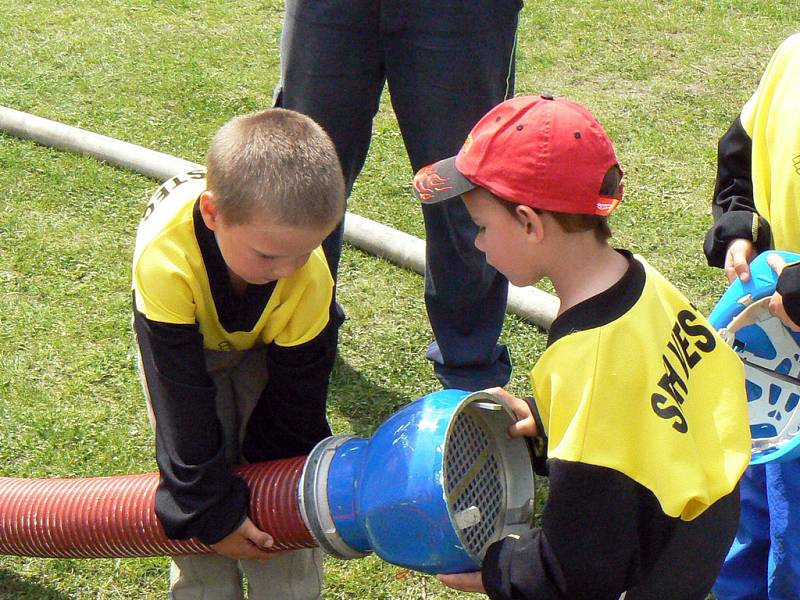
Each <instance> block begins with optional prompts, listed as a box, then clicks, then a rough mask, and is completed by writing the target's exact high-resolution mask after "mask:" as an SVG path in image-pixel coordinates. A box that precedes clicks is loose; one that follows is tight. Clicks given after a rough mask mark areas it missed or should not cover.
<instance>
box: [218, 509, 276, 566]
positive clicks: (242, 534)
mask: <svg viewBox="0 0 800 600" xmlns="http://www.w3.org/2000/svg"><path fill="white" fill-rule="evenodd" d="M273 543H274V540H273V539H272V536H271V535H270V534H268V533H266V532H264V531H261V530H260V529H259V528H258V527H256V526H255V524H254V523H253V522H252V521H251V520H250V519H249V518H245V520H244V521H243V522H242V524H241V525H239V527H238V529H236V530H234V531H232V532H231V533H229V534H228V535H227V536H225V537H224V538H222V539H221V540H220V541H218V542H217V543H216V544H211V547H212V548H213V549H214V550H215V551H216V552H217V554H222V556H227V557H228V558H232V559H234V560H266V559H268V558H273V557H275V556H277V555H278V554H280V553H279V552H267V551H266V549H267V548H271V547H272V544H273Z"/></svg>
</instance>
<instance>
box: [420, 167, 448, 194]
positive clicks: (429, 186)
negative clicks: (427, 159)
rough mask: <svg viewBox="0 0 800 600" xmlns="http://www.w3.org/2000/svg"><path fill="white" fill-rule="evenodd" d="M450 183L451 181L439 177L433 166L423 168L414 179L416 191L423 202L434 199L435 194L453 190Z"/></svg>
mask: <svg viewBox="0 0 800 600" xmlns="http://www.w3.org/2000/svg"><path fill="white" fill-rule="evenodd" d="M449 183H450V180H449V179H447V178H446V177H442V176H441V175H439V173H438V172H437V171H436V170H435V169H434V168H433V166H432V165H428V166H427V167H423V168H422V169H420V171H419V172H418V173H417V174H416V176H415V177H414V189H415V190H416V192H417V196H419V199H420V200H422V201H423V202H425V201H426V200H430V199H431V198H433V195H434V194H435V193H438V192H444V191H446V190H449V189H452V186H451V185H448V184H449Z"/></svg>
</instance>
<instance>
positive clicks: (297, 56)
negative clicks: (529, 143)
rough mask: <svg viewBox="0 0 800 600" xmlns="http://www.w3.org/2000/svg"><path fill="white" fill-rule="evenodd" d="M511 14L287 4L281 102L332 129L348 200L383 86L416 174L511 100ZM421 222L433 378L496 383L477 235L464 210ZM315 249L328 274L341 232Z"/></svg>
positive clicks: (504, 369) (351, 1)
mask: <svg viewBox="0 0 800 600" xmlns="http://www.w3.org/2000/svg"><path fill="white" fill-rule="evenodd" d="M520 7H521V3H520V2H518V1H517V0H471V1H470V2H466V3H465V2H462V1H460V0H459V1H449V0H443V1H440V2H436V3H426V2H422V1H421V0H408V1H404V0H391V1H386V2H380V1H379V0H328V1H325V0H322V1H310V0H288V1H287V3H286V21H285V23H284V37H283V40H282V53H283V56H282V64H283V90H282V93H281V95H280V96H279V100H278V104H279V105H280V106H283V107H285V108H290V109H293V110H297V111H299V112H302V113H304V114H307V115H309V116H310V117H311V118H313V119H314V120H315V121H317V122H318V123H320V125H322V127H323V128H324V129H325V130H326V131H327V132H328V133H329V135H330V136H331V138H332V139H333V142H334V144H335V145H336V148H337V151H338V153H339V158H340V160H341V162H342V168H343V171H344V174H345V179H346V181H347V184H348V193H349V191H350V189H351V188H352V184H353V182H354V181H355V178H356V177H357V176H358V173H359V172H360V170H361V168H362V167H363V165H364V160H365V158H366V154H367V149H368V147H369V141H370V137H371V132H372V119H373V117H374V115H375V113H376V112H377V110H378V106H379V101H380V94H381V91H382V89H383V85H384V82H385V81H386V80H388V83H389V90H390V93H391V95H392V104H393V106H394V109H395V113H396V114H397V118H398V122H399V125H400V130H401V132H402V134H403V140H404V142H405V145H406V149H407V151H408V154H409V158H410V161H411V166H412V168H413V169H414V170H415V171H416V170H417V169H419V168H421V167H423V166H425V165H426V164H429V163H431V162H433V161H435V160H439V159H441V158H445V157H448V156H452V155H454V154H455V153H456V152H457V151H458V150H459V148H460V147H461V144H462V143H463V142H464V139H465V138H466V135H467V133H468V132H469V130H470V129H471V128H472V126H473V125H474V124H475V123H476V122H477V121H478V119H479V118H480V117H481V116H483V114H484V113H485V112H486V111H488V110H489V108H491V107H492V106H494V105H495V104H497V103H498V102H501V101H502V100H503V99H505V98H506V97H507V96H508V95H510V94H511V91H512V88H513V56H514V44H515V39H516V25H517V15H518V11H519V8H520ZM409 200H410V199H409ZM423 216H424V219H425V228H426V238H427V266H426V276H425V300H426V305H427V309H428V316H429V318H430V321H431V326H432V328H433V331H434V335H435V337H436V341H435V342H434V343H433V344H431V346H430V347H429V349H428V353H427V357H428V358H429V359H431V360H432V361H433V362H434V371H435V374H436V376H437V377H438V378H439V380H440V381H441V382H442V385H443V386H444V387H455V388H462V389H467V390H475V389H482V388H485V387H490V386H493V385H504V384H505V383H506V382H507V381H508V378H509V376H510V372H511V365H510V359H509V356H508V352H507V350H506V348H505V347H503V346H500V345H498V344H497V340H498V337H499V334H500V330H501V328H502V323H503V316H504V312H505V302H506V292H507V282H506V280H505V278H503V277H502V276H501V275H500V274H498V273H497V272H496V271H495V270H494V269H493V268H491V267H489V266H488V265H486V262H485V260H484V257H483V254H482V253H480V252H479V251H478V250H477V249H476V248H475V247H474V244H473V240H474V238H475V235H476V232H477V231H476V228H475V226H474V225H473V223H472V221H471V220H470V218H469V215H468V214H467V212H466V209H465V208H464V206H463V203H462V202H460V201H454V202H449V203H445V204H444V205H438V206H426V207H424V208H423ZM324 247H325V251H326V255H327V257H328V260H329V261H330V263H331V268H332V270H333V271H335V270H336V267H337V266H338V260H339V255H340V251H341V231H340V232H338V234H336V233H335V234H334V236H332V237H331V238H329V239H328V240H326V242H325V244H324Z"/></svg>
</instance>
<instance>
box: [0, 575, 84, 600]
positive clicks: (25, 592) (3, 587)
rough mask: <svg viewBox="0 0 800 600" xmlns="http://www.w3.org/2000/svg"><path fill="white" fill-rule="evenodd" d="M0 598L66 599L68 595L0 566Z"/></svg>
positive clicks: (23, 599) (24, 599)
mask: <svg viewBox="0 0 800 600" xmlns="http://www.w3.org/2000/svg"><path fill="white" fill-rule="evenodd" d="M0 598H9V599H10V598H14V600H68V599H69V598H70V596H68V595H66V594H64V593H62V592H59V591H57V590H54V589H52V588H48V587H45V586H43V585H41V584H39V583H35V582H32V581H29V580H27V579H24V578H23V577H21V576H20V575H17V574H16V573H12V572H10V571H6V570H5V569H3V568H0Z"/></svg>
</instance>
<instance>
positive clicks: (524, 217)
mask: <svg viewBox="0 0 800 600" xmlns="http://www.w3.org/2000/svg"><path fill="white" fill-rule="evenodd" d="M514 215H515V216H516V217H517V221H518V222H519V224H520V225H521V226H522V227H524V228H525V235H526V236H528V239H529V240H530V241H531V242H540V241H542V239H543V238H544V222H543V221H542V216H541V215H540V214H539V213H537V212H536V211H535V210H533V209H532V208H531V207H530V206H525V205H524V204H518V205H517V207H516V208H515V210H514Z"/></svg>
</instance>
